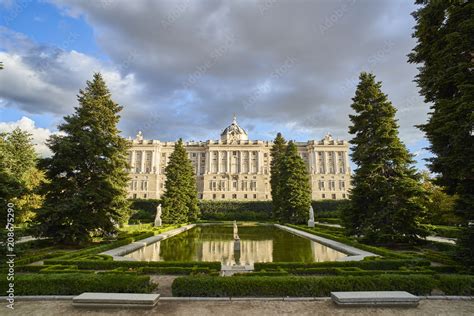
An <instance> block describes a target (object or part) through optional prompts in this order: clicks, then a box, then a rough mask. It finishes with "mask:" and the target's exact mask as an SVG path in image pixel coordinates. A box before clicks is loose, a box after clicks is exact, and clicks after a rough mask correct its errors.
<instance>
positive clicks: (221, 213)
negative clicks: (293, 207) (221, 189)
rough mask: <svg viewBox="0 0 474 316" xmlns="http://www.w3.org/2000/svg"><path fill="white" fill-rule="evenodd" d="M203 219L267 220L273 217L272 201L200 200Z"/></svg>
mask: <svg viewBox="0 0 474 316" xmlns="http://www.w3.org/2000/svg"><path fill="white" fill-rule="evenodd" d="M199 208H200V209H201V219H202V220H220V221H223V220H238V221H265V220H271V219H272V203H271V201H212V200H201V201H199Z"/></svg>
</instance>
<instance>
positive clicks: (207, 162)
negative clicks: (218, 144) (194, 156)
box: [205, 149, 212, 174]
mask: <svg viewBox="0 0 474 316" xmlns="http://www.w3.org/2000/svg"><path fill="white" fill-rule="evenodd" d="M211 153H212V151H210V150H209V149H208V150H207V152H206V159H207V161H206V166H207V170H205V171H206V173H207V174H209V173H211Z"/></svg>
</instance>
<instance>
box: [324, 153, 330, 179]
mask: <svg viewBox="0 0 474 316" xmlns="http://www.w3.org/2000/svg"><path fill="white" fill-rule="evenodd" d="M323 161H324V162H323V163H324V173H326V174H327V173H329V170H328V153H327V151H323Z"/></svg>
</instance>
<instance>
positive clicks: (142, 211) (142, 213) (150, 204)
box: [129, 199, 161, 223]
mask: <svg viewBox="0 0 474 316" xmlns="http://www.w3.org/2000/svg"><path fill="white" fill-rule="evenodd" d="M130 201H131V204H130V208H131V209H132V210H133V212H132V216H130V219H129V222H131V223H134V222H142V223H147V222H153V221H154V220H155V215H156V208H157V207H158V204H160V203H161V201H160V200H157V199H131V200H130Z"/></svg>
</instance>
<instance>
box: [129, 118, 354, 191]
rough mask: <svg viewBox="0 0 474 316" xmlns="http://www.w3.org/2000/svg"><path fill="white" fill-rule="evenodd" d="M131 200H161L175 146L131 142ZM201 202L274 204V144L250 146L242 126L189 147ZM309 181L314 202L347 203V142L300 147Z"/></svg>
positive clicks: (256, 142) (330, 140)
mask: <svg viewBox="0 0 474 316" xmlns="http://www.w3.org/2000/svg"><path fill="white" fill-rule="evenodd" d="M130 142H131V148H130V149H129V153H128V160H129V165H130V170H129V172H130V177H131V181H130V185H129V188H128V196H129V197H130V198H142V199H148V198H149V199H159V198H160V197H161V195H162V193H163V190H164V183H165V180H166V177H165V167H166V164H167V163H168V157H169V155H170V154H171V153H172V152H173V149H174V142H160V141H159V140H146V139H144V138H143V135H142V133H141V132H139V133H138V134H137V136H136V137H135V139H133V140H132V139H130ZM184 145H185V148H186V151H187V152H188V154H189V159H190V160H191V162H192V164H193V166H194V170H195V174H196V182H197V190H198V194H199V198H200V199H206V200H270V199H271V188H270V160H271V156H270V149H271V147H272V145H273V143H272V142H271V141H261V140H249V137H248V134H247V132H246V131H245V130H244V129H243V128H242V127H240V126H239V125H238V124H237V120H236V118H235V117H234V120H233V122H232V124H230V125H229V126H228V127H227V128H226V129H224V130H223V131H222V133H221V135H220V139H219V140H207V141H199V142H194V141H191V142H185V143H184ZM296 145H297V147H298V151H299V153H300V155H301V157H302V158H303V160H304V161H305V162H306V166H307V169H308V173H309V175H310V181H311V188H312V198H313V200H322V199H345V198H348V190H349V188H350V179H351V171H350V166H349V156H348V150H349V145H348V143H347V141H343V140H335V139H333V138H332V137H331V135H329V134H328V135H326V136H325V137H324V138H323V139H322V140H319V141H318V140H309V141H307V142H296Z"/></svg>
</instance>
